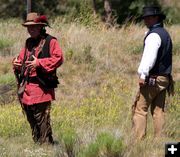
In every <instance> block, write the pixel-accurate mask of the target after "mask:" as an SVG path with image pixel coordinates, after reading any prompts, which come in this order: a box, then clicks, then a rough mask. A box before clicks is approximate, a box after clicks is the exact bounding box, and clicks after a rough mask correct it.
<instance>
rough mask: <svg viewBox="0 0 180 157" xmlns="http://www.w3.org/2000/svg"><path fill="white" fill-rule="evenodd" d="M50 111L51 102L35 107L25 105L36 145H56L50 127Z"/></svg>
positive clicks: (35, 105)
mask: <svg viewBox="0 0 180 157" xmlns="http://www.w3.org/2000/svg"><path fill="white" fill-rule="evenodd" d="M50 109H51V102H44V103H40V104H34V105H25V104H24V111H25V113H26V116H27V120H28V122H29V124H30V126H31V130H32V137H33V140H34V142H35V143H39V144H43V143H48V144H53V143H54V142H53V137H52V129H51V125H50Z"/></svg>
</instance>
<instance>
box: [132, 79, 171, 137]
mask: <svg viewBox="0 0 180 157" xmlns="http://www.w3.org/2000/svg"><path fill="white" fill-rule="evenodd" d="M168 85H169V78H168V77H165V76H158V77H157V79H156V84H155V85H154V86H149V85H145V86H143V87H140V89H139V92H138V93H137V97H136V100H135V102H134V104H133V106H132V111H133V115H132V122H133V133H134V135H135V137H137V138H138V139H141V138H143V137H144V136H145V135H146V126H147V114H148V108H149V106H150V109H151V114H152V117H153V125H154V134H155V136H156V137H159V136H161V134H162V128H163V124H164V105H165V98H166V88H167V87H168Z"/></svg>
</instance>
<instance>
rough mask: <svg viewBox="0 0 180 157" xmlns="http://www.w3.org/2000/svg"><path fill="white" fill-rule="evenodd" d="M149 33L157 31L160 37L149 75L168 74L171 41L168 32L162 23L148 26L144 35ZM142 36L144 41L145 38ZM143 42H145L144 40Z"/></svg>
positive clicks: (170, 66)
mask: <svg viewBox="0 0 180 157" xmlns="http://www.w3.org/2000/svg"><path fill="white" fill-rule="evenodd" d="M150 33H157V34H158V35H159V36H160V38H161V46H160V48H159V50H158V54H157V59H156V62H155V65H154V66H153V68H152V69H151V70H150V72H149V75H166V74H167V75H169V74H171V71H172V41H171V37H170V35H169V33H168V32H167V31H166V30H165V29H164V28H163V26H162V25H156V26H154V27H152V28H150V30H149V32H148V33H147V35H146V37H147V36H148V35H149V34H150ZM146 37H145V38H144V41H145V39H146ZM144 43H145V42H144Z"/></svg>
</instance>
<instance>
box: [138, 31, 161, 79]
mask: <svg viewBox="0 0 180 157" xmlns="http://www.w3.org/2000/svg"><path fill="white" fill-rule="evenodd" d="M160 46H161V38H160V36H159V35H158V34H157V33H150V34H149V35H148V36H147V37H146V39H145V45H144V51H143V55H142V58H141V62H140V65H139V68H138V74H139V76H140V78H141V79H145V77H146V76H148V75H149V71H150V70H151V69H152V68H153V66H154V64H155V62H156V59H157V54H158V50H159V48H160Z"/></svg>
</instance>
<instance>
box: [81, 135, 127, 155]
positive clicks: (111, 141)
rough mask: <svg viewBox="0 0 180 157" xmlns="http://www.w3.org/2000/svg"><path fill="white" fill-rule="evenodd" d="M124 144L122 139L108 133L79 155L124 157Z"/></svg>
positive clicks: (99, 137) (100, 136) (98, 137)
mask: <svg viewBox="0 0 180 157" xmlns="http://www.w3.org/2000/svg"><path fill="white" fill-rule="evenodd" d="M123 150H124V144H123V141H122V139H117V138H115V137H113V136H112V135H111V134H108V133H101V134H99V135H98V136H97V139H96V140H95V142H94V143H91V144H89V146H88V147H87V148H86V149H85V150H84V151H83V152H82V153H81V154H80V155H79V157H99V156H102V157H122V156H123Z"/></svg>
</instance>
